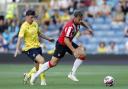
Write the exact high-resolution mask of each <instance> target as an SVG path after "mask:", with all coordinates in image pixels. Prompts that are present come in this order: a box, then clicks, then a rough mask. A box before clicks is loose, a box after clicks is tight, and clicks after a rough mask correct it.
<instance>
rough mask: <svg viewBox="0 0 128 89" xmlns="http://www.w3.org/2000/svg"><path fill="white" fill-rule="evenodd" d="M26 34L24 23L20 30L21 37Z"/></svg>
mask: <svg viewBox="0 0 128 89" xmlns="http://www.w3.org/2000/svg"><path fill="white" fill-rule="evenodd" d="M24 34H25V26H24V25H22V26H21V28H20V32H19V37H24Z"/></svg>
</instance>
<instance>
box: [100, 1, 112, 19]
mask: <svg viewBox="0 0 128 89" xmlns="http://www.w3.org/2000/svg"><path fill="white" fill-rule="evenodd" d="M110 14H111V7H110V6H109V5H107V1H106V0H103V3H102V4H101V5H100V6H99V15H100V16H103V17H104V16H105V17H106V16H110Z"/></svg>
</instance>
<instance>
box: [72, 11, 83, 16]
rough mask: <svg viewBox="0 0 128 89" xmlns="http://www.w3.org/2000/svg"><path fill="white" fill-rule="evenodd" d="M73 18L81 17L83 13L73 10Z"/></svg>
mask: <svg viewBox="0 0 128 89" xmlns="http://www.w3.org/2000/svg"><path fill="white" fill-rule="evenodd" d="M74 16H75V17H77V16H83V13H82V11H81V10H75V11H74Z"/></svg>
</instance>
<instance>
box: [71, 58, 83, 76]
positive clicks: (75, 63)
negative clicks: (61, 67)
mask: <svg viewBox="0 0 128 89" xmlns="http://www.w3.org/2000/svg"><path fill="white" fill-rule="evenodd" d="M82 62H83V60H80V59H76V60H75V62H74V64H73V68H72V74H73V75H75V74H76V70H77V69H78V68H79V66H80V65H81V64H82Z"/></svg>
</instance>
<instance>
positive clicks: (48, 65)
mask: <svg viewBox="0 0 128 89" xmlns="http://www.w3.org/2000/svg"><path fill="white" fill-rule="evenodd" d="M55 48H56V49H55V51H54V54H53V56H52V59H51V60H50V61H48V62H46V63H44V64H43V65H42V66H41V68H40V69H39V70H38V71H37V72H36V73H35V74H34V76H33V77H32V78H31V80H30V83H33V82H34V81H35V79H36V78H37V77H38V76H39V74H40V73H42V72H45V71H46V70H48V69H49V68H52V67H54V66H56V65H57V63H58V62H59V59H61V58H62V57H63V56H64V55H65V53H66V50H65V48H64V47H63V46H62V45H60V44H59V43H56V47H55Z"/></svg>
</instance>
